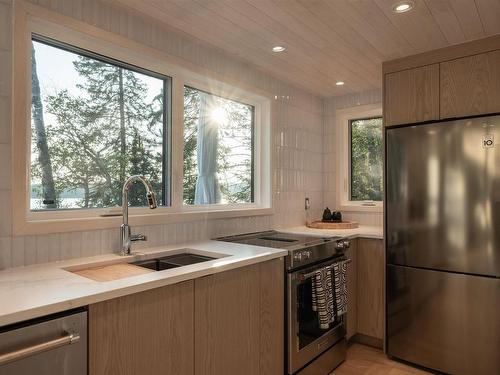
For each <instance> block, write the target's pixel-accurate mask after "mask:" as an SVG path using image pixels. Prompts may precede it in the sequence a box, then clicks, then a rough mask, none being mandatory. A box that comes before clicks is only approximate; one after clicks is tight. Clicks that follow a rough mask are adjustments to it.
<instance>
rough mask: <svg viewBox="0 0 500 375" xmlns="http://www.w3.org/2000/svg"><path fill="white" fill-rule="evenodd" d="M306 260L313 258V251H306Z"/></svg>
mask: <svg viewBox="0 0 500 375" xmlns="http://www.w3.org/2000/svg"><path fill="white" fill-rule="evenodd" d="M304 258H306V259H311V258H312V251H311V250H306V251H304Z"/></svg>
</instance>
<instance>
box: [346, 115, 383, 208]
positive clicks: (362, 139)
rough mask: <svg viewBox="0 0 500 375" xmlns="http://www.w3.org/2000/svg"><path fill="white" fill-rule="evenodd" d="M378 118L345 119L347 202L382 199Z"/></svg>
mask: <svg viewBox="0 0 500 375" xmlns="http://www.w3.org/2000/svg"><path fill="white" fill-rule="evenodd" d="M382 131H383V125H382V117H372V118H364V119H353V120H350V121H349V141H350V199H349V200H350V201H367V200H368V201H382V200H383V147H382V142H383V140H382V139H383V137H382Z"/></svg>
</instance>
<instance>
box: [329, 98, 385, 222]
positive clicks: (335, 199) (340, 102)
mask: <svg viewBox="0 0 500 375" xmlns="http://www.w3.org/2000/svg"><path fill="white" fill-rule="evenodd" d="M377 103H380V105H382V104H381V103H382V91H381V90H371V91H365V92H361V93H359V94H353V95H346V96H337V97H334V98H329V99H325V100H324V101H323V116H324V119H323V120H324V130H323V132H324V138H323V158H324V159H323V165H324V168H323V197H324V204H325V206H328V207H329V208H330V209H332V210H333V209H338V207H339V206H340V202H339V195H338V185H339V182H338V180H339V176H338V171H337V158H338V157H339V155H338V151H337V149H338V146H337V142H338V141H337V139H338V137H339V135H338V134H337V126H336V121H337V118H336V113H337V111H338V110H340V109H344V108H353V107H356V106H359V105H365V104H377ZM343 218H344V219H346V220H354V221H357V222H359V223H361V224H365V225H383V214H382V213H372V212H353V211H351V212H343Z"/></svg>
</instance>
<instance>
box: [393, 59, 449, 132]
mask: <svg viewBox="0 0 500 375" xmlns="http://www.w3.org/2000/svg"><path fill="white" fill-rule="evenodd" d="M384 90H385V95H384V122H385V125H386V126H390V125H398V124H410V123H415V122H421V121H428V120H437V119H439V64H432V65H427V66H423V67H419V68H413V69H407V70H403V71H399V72H394V73H390V74H386V75H385V86H384Z"/></svg>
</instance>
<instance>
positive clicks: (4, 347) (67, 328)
mask: <svg viewBox="0 0 500 375" xmlns="http://www.w3.org/2000/svg"><path fill="white" fill-rule="evenodd" d="M0 374H2V375H21V374H22V375H35V374H36V375H87V312H86V311H77V312H72V313H69V314H66V315H56V316H52V317H49V318H45V319H39V320H35V321H32V322H28V323H24V324H20V325H14V326H12V327H7V328H4V329H1V330H0Z"/></svg>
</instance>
